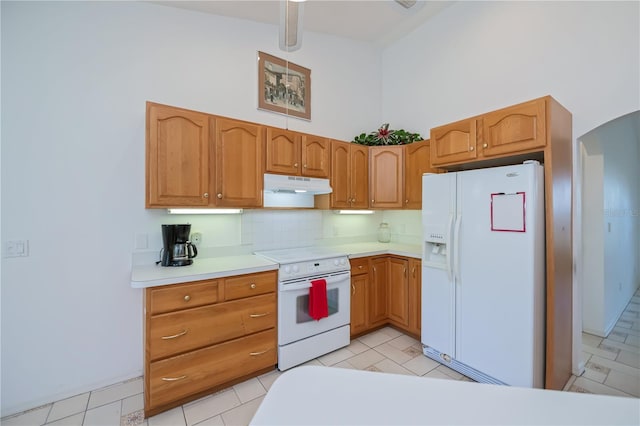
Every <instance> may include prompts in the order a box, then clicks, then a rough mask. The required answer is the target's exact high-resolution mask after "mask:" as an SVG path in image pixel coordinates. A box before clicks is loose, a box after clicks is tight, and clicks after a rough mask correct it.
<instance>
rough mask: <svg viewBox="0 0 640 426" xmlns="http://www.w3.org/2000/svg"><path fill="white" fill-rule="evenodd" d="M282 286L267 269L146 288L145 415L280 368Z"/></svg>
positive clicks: (272, 272)
mask: <svg viewBox="0 0 640 426" xmlns="http://www.w3.org/2000/svg"><path fill="white" fill-rule="evenodd" d="M276 283H277V273H276V271H269V272H260V273H256V274H247V275H238V276H232V277H227V278H218V279H212V280H203V281H196V282H191V283H184V284H173V285H167V286H161V287H151V288H147V289H146V290H145V362H144V367H145V374H144V387H145V390H144V397H145V402H144V412H145V417H149V416H153V415H155V414H157V413H159V412H162V411H165V410H167V409H169V408H173V407H175V406H178V405H181V404H184V403H185V402H188V401H190V400H193V399H196V398H198V397H201V396H204V395H206V394H208V393H211V392H214V391H216V390H218V389H221V388H223V387H227V386H230V385H232V384H234V383H237V382H239V381H242V380H246V379H247V378H249V377H252V376H257V375H259V374H262V373H264V372H266V371H269V370H271V369H273V368H274V367H275V365H276V364H277V300H276Z"/></svg>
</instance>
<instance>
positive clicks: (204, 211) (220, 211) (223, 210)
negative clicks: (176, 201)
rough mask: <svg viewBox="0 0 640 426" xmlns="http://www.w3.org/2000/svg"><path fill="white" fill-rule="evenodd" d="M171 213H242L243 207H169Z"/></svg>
mask: <svg viewBox="0 0 640 426" xmlns="http://www.w3.org/2000/svg"><path fill="white" fill-rule="evenodd" d="M168 211H169V214H241V213H242V209H168Z"/></svg>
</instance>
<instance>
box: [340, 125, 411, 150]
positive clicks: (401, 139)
mask: <svg viewBox="0 0 640 426" xmlns="http://www.w3.org/2000/svg"><path fill="white" fill-rule="evenodd" d="M421 140H422V136H420V134H418V133H410V132H407V131H405V130H402V129H400V130H389V123H385V124H383V125H382V126H380V128H379V129H378V130H377V131H376V132H371V133H369V134H366V133H361V134H360V135H358V136H356V137H355V138H354V139H353V142H355V143H359V144H360V145H406V144H410V143H413V142H417V141H421Z"/></svg>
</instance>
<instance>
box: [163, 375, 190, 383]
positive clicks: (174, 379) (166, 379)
mask: <svg viewBox="0 0 640 426" xmlns="http://www.w3.org/2000/svg"><path fill="white" fill-rule="evenodd" d="M186 378H187V376H180V377H163V378H162V380H163V381H165V382H175V381H177V380H182V379H186Z"/></svg>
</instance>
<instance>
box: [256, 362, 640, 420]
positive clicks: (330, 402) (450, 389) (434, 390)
mask: <svg viewBox="0 0 640 426" xmlns="http://www.w3.org/2000/svg"><path fill="white" fill-rule="evenodd" d="M250 424H251V425H254V426H262V425H445V424H456V425H459V424H469V425H515V424H526V425H568V424H575V425H589V424H602V425H636V426H637V425H639V424H640V399H636V398H622V397H616V396H604V395H592V394H583V393H575V392H559V391H548V390H542V389H526V388H516V387H509V386H498V385H490V384H481V383H474V382H464V381H456V380H441V379H431V378H426V377H416V376H404V375H397V374H387V373H380V372H370V371H360V370H349V369H343V368H331V367H318V366H305V367H298V368H294V369H292V370H289V371H287V372H285V373H283V374H282V375H281V376H280V377H279V378H278V379H277V380H276V381H275V383H274V384H273V385H272V386H271V388H270V389H269V392H268V393H267V395H266V396H265V398H264V400H263V401H262V404H261V405H260V407H259V408H258V411H257V412H256V414H255V416H254V417H253V419H252V421H251V423H250Z"/></svg>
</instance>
